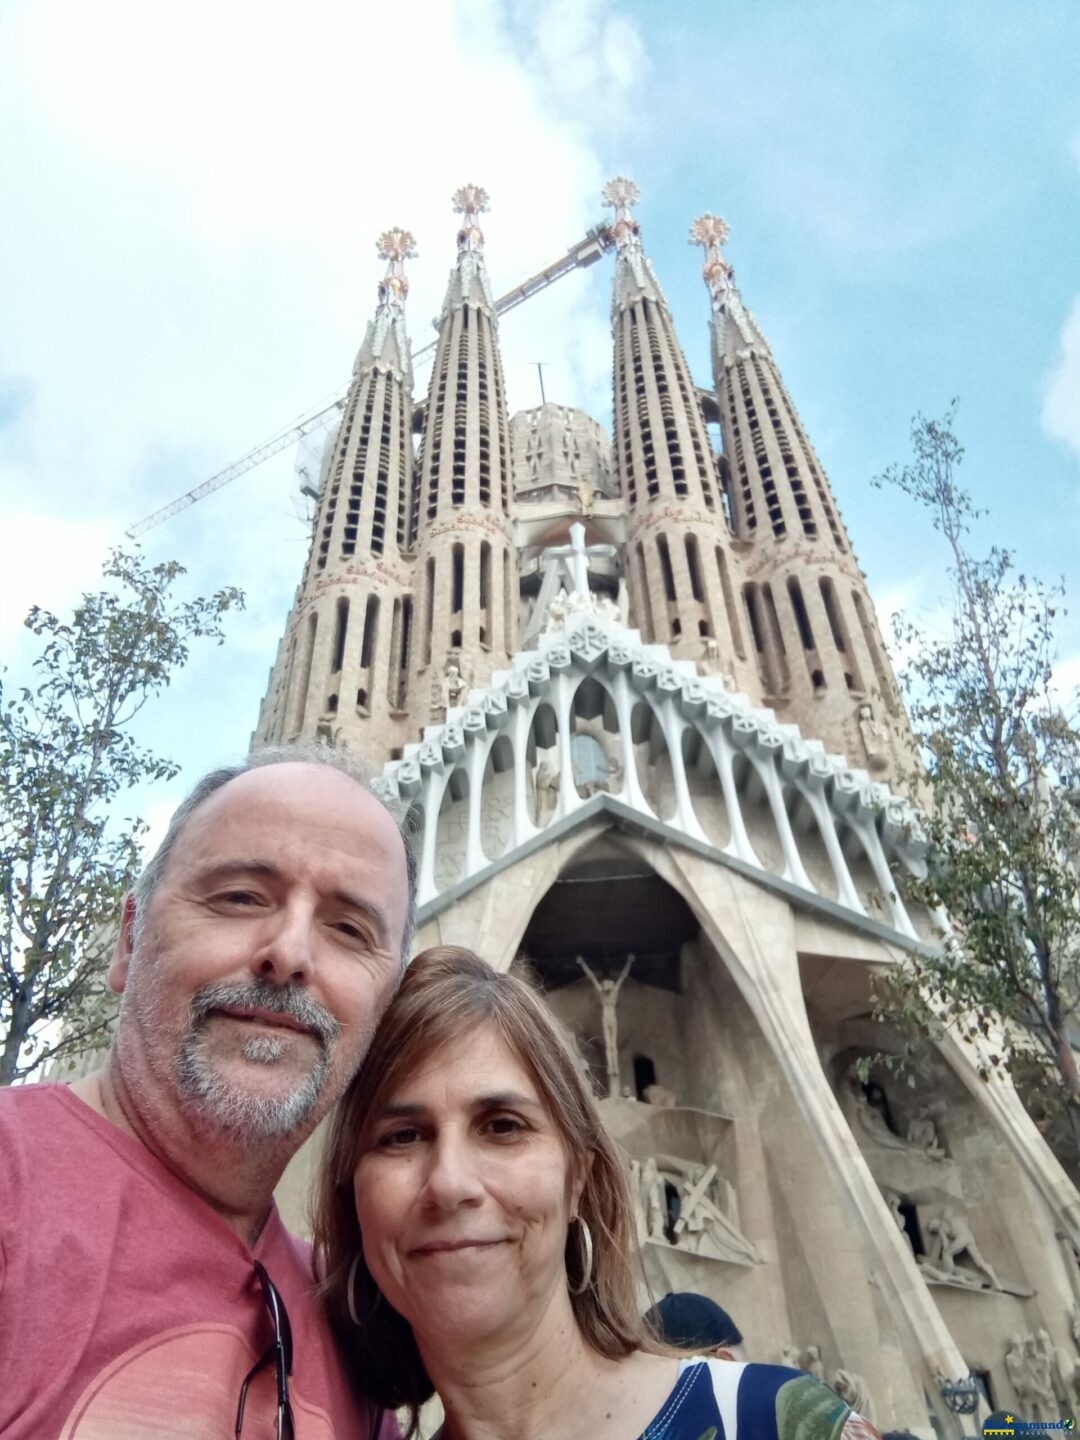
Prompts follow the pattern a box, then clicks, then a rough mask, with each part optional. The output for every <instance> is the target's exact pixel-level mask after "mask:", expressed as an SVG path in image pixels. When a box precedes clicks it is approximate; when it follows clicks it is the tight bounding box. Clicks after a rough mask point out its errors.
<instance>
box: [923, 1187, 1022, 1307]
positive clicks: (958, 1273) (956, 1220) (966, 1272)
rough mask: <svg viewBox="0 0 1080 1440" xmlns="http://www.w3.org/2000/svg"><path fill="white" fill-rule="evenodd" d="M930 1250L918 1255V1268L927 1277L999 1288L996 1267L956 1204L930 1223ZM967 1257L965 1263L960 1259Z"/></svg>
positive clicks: (928, 1231) (974, 1287)
mask: <svg viewBox="0 0 1080 1440" xmlns="http://www.w3.org/2000/svg"><path fill="white" fill-rule="evenodd" d="M926 1229H927V1233H928V1236H929V1241H928V1246H929V1248H928V1252H927V1254H926V1255H925V1256H920V1257H919V1268H920V1269H921V1270H922V1272H923V1275H924V1276H925V1277H926V1279H928V1280H944V1281H945V1282H947V1283H950V1282H951V1283H953V1284H958V1285H966V1286H970V1287H972V1288H973V1289H981V1288H983V1287H988V1288H989V1289H991V1290H1000V1289H1001V1288H1002V1287H1001V1282H1000V1281H999V1280H998V1277H997V1275H996V1273H995V1272H994V1269H993V1267H992V1266H991V1265H990V1264H989V1262H988V1261H987V1260H986V1259H985V1258H984V1256H983V1254H982V1251H981V1250H980V1249H979V1247H978V1245H977V1244H976V1243H975V1236H974V1235H973V1234H972V1231H971V1226H970V1225H969V1224H968V1222H967V1217H966V1216H964V1215H962V1214H961V1213H960V1211H959V1210H958V1209H957V1208H956V1207H955V1206H953V1205H947V1206H946V1207H945V1210H944V1212H943V1214H941V1215H939V1216H937V1217H936V1218H935V1219H933V1220H931V1221H929V1223H928V1224H927V1227H926ZM963 1260H966V1261H967V1264H966V1265H963V1264H960V1263H958V1262H960V1261H963Z"/></svg>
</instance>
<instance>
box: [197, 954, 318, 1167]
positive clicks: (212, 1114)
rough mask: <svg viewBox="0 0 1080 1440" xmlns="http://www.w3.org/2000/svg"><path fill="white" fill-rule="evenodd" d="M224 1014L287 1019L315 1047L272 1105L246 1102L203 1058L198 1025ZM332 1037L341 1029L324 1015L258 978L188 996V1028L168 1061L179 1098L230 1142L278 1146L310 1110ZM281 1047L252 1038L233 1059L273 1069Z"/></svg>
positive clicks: (292, 991)
mask: <svg viewBox="0 0 1080 1440" xmlns="http://www.w3.org/2000/svg"><path fill="white" fill-rule="evenodd" d="M226 1007H229V1008H239V1009H242V1010H247V1009H258V1010H270V1011H272V1012H273V1013H274V1014H277V1015H289V1016H291V1017H292V1018H293V1019H294V1020H296V1021H297V1022H298V1023H299V1024H301V1025H303V1026H304V1028H305V1029H306V1030H308V1031H310V1033H311V1035H312V1036H313V1038H314V1039H315V1040H316V1041H317V1043H318V1053H317V1054H316V1057H315V1060H314V1062H313V1064H312V1067H311V1069H310V1071H309V1072H308V1074H307V1075H306V1076H305V1077H304V1079H303V1080H301V1081H300V1083H299V1084H298V1085H297V1086H296V1088H295V1089H294V1090H292V1091H291V1092H290V1093H289V1094H287V1095H282V1096H278V1097H276V1098H274V1097H270V1096H266V1095H253V1094H251V1093H250V1092H249V1091H247V1090H245V1089H243V1088H242V1087H241V1086H238V1085H235V1084H230V1083H229V1082H228V1081H227V1080H225V1079H224V1078H223V1077H222V1076H221V1075H220V1074H218V1072H217V1070H216V1069H215V1068H214V1064H213V1062H212V1060H211V1059H210V1057H209V1055H208V1054H207V1047H206V1024H207V1021H208V1020H209V1018H210V1016H211V1014H212V1013H213V1012H214V1011H216V1010H221V1009H224V1008H226ZM340 1032H341V1026H340V1025H339V1024H338V1022H337V1021H336V1020H335V1019H334V1017H333V1016H332V1015H331V1014H330V1012H329V1011H328V1010H325V1009H324V1008H323V1007H322V1006H321V1005H317V1004H316V1003H315V1001H314V1000H312V998H311V997H310V995H308V994H307V992H306V991H305V990H303V989H302V988H300V987H299V986H296V985H275V984H273V982H271V981H269V980H258V979H256V980H251V981H246V982H245V981H237V982H233V983H231V984H230V983H226V982H221V983H219V984H214V985H203V986H202V987H201V989H199V990H196V991H195V993H194V995H192V997H191V1009H190V1018H189V1024H188V1029H187V1033H186V1034H185V1036H184V1038H183V1041H182V1042H181V1045H180V1050H179V1053H178V1054H177V1057H176V1081H177V1089H178V1091H179V1094H180V1097H181V1099H182V1100H185V1101H187V1102H188V1103H189V1105H191V1106H192V1108H193V1109H197V1110H198V1112H199V1114H200V1116H201V1118H202V1119H204V1120H205V1121H207V1122H209V1124H210V1125H212V1126H213V1127H214V1128H215V1129H217V1130H224V1131H228V1132H229V1133H230V1134H232V1135H235V1136H236V1137H237V1138H238V1139H243V1140H251V1141H261V1140H278V1139H281V1138H283V1137H284V1136H286V1135H289V1134H291V1133H292V1132H293V1131H295V1130H297V1129H298V1128H299V1127H300V1126H301V1125H303V1123H304V1122H305V1120H307V1118H308V1116H309V1115H310V1114H311V1112H312V1111H313V1110H314V1108H315V1105H316V1104H317V1102H318V1099H319V1096H320V1095H321V1094H322V1090H323V1086H324V1085H325V1084H326V1077H327V1075H328V1074H329V1071H330V1057H331V1052H332V1049H333V1045H334V1042H335V1041H336V1040H337V1037H338V1035H339V1034H340ZM288 1043H289V1042H288V1041H287V1040H286V1039H285V1038H284V1037H282V1038H281V1039H278V1038H277V1037H276V1036H273V1035H265V1034H263V1035H253V1036H251V1038H250V1039H249V1040H246V1041H245V1042H244V1045H243V1047H242V1050H241V1054H242V1055H243V1056H244V1058H245V1059H246V1060H249V1061H252V1062H254V1063H255V1064H261V1065H267V1066H273V1065H276V1064H277V1063H278V1062H279V1061H280V1059H281V1058H282V1056H283V1055H284V1054H285V1053H286V1049H287V1046H288Z"/></svg>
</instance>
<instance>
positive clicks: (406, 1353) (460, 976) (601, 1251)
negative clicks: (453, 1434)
mask: <svg viewBox="0 0 1080 1440" xmlns="http://www.w3.org/2000/svg"><path fill="white" fill-rule="evenodd" d="M482 1025H488V1026H490V1027H491V1028H492V1029H493V1030H494V1031H495V1033H496V1034H497V1035H498V1036H499V1037H500V1038H501V1039H502V1040H503V1041H504V1042H505V1044H506V1045H507V1047H508V1048H509V1050H510V1051H511V1052H512V1053H513V1054H514V1055H515V1056H516V1058H517V1059H518V1060H519V1061H520V1062H521V1064H523V1065H524V1066H525V1068H526V1069H527V1070H528V1071H529V1073H530V1075H531V1076H532V1078H533V1080H534V1082H535V1084H536V1086H537V1089H538V1091H539V1093H540V1097H541V1099H542V1100H543V1102H544V1105H545V1106H546V1108H547V1110H548V1113H549V1114H550V1116H551V1119H552V1121H553V1123H554V1125H555V1127H556V1129H557V1131H558V1133H559V1135H560V1137H561V1139H562V1142H563V1145H564V1147H565V1150H566V1153H567V1157H568V1159H569V1162H570V1166H571V1169H572V1170H575V1169H576V1170H577V1172H578V1173H581V1171H584V1172H585V1174H586V1178H585V1184H584V1188H583V1190H582V1192H581V1198H580V1201H579V1206H578V1209H579V1213H580V1216H581V1218H582V1219H583V1220H584V1221H585V1222H586V1224H587V1225H588V1227H589V1230H590V1232H591V1234H592V1240H593V1264H592V1275H591V1278H590V1280H589V1283H588V1285H587V1286H586V1288H585V1289H584V1291H583V1293H582V1294H580V1295H575V1294H573V1291H574V1289H575V1288H576V1287H577V1286H578V1284H579V1283H580V1281H581V1279H582V1275H583V1269H582V1266H583V1260H582V1247H581V1240H580V1234H581V1227H580V1225H571V1226H570V1228H569V1231H568V1233H567V1240H566V1269H567V1278H568V1283H569V1287H570V1290H571V1304H572V1306H573V1310H574V1316H575V1319H576V1320H577V1323H578V1327H579V1329H580V1331H581V1334H582V1336H583V1338H584V1339H585V1341H586V1343H587V1344H588V1345H590V1346H591V1347H592V1348H593V1349H594V1350H596V1351H598V1352H599V1353H600V1354H601V1355H605V1356H607V1357H608V1358H609V1359H612V1360H619V1359H622V1358H623V1357H624V1356H626V1355H629V1354H630V1353H631V1352H632V1351H634V1350H649V1351H653V1352H656V1353H668V1352H667V1347H665V1346H663V1345H661V1344H659V1343H658V1342H657V1341H656V1340H655V1339H654V1338H653V1337H652V1336H651V1335H650V1333H649V1331H648V1330H647V1328H646V1326H645V1324H644V1322H643V1320H642V1319H641V1316H640V1315H639V1313H638V1305H637V1289H636V1283H635V1280H636V1276H635V1269H634V1266H635V1261H636V1259H637V1239H636V1234H635V1227H634V1221H633V1213H632V1210H631V1205H630V1195H629V1191H628V1188H627V1183H626V1175H625V1171H624V1168H623V1163H622V1161H621V1159H620V1157H619V1153H618V1151H617V1150H616V1149H615V1146H614V1145H613V1144H612V1142H611V1140H610V1139H609V1138H608V1136H607V1134H606V1132H605V1130H604V1127H603V1124H602V1123H601V1120H600V1116H599V1114H598V1112H597V1109H596V1105H595V1104H594V1102H593V1098H592V1094H591V1092H590V1087H589V1083H588V1080H587V1079H586V1078H585V1076H584V1075H583V1073H582V1069H581V1068H580V1066H579V1063H578V1061H577V1058H576V1056H575V1055H574V1054H573V1052H572V1050H571V1048H570V1046H569V1045H568V1044H567V1042H566V1040H565V1039H564V1037H563V1035H562V1034H561V1033H560V1029H559V1025H558V1022H557V1021H556V1020H555V1018H554V1017H553V1016H552V1014H551V1013H550V1011H549V1010H548V1009H547V1007H546V1006H545V1005H544V1003H543V1001H542V1000H541V999H540V997H539V995H538V994H537V993H536V992H535V991H534V990H533V989H531V988H530V986H528V985H526V984H525V983H524V982H523V981H521V980H518V979H517V978H516V977H514V976H512V975H501V974H499V973H498V972H497V971H495V970H493V969H492V968H491V967H490V966H489V965H486V964H485V963H484V961H483V960H481V959H480V958H479V957H478V956H477V955H474V954H473V952H472V951H471V950H464V949H461V948H459V947H457V946H453V945H440V946H436V947H435V948H433V949H430V950H425V951H424V952H423V953H422V954H420V955H418V956H417V957H416V959H415V960H414V961H413V962H412V964H411V965H410V966H409V968H408V970H407V971H406V974H405V978H404V980H403V981H402V984H401V988H400V990H399V991H398V993H397V995H396V996H395V997H394V999H393V1001H392V1002H391V1004H390V1008H389V1009H388V1010H387V1012H386V1014H385V1015H384V1017H383V1019H382V1022H381V1024H380V1025H379V1028H378V1031H377V1032H376V1035H375V1039H374V1041H373V1043H372V1046H371V1050H370V1051H369V1053H368V1057H367V1059H366V1061H365V1062H364V1065H363V1068H362V1069H361V1071H360V1073H359V1075H357V1077H356V1079H355V1080H354V1081H353V1082H352V1084H351V1086H350V1087H349V1089H348V1090H347V1092H346V1093H345V1095H344V1097H343V1098H342V1100H341V1102H340V1104H339V1105H338V1107H337V1110H336V1111H335V1113H334V1118H333V1120H332V1122H331V1126H330V1133H329V1135H328V1138H327V1144H326V1150H325V1152H324V1156H323V1163H322V1167H321V1170H320V1174H319V1179H318V1187H317V1191H316V1196H315V1213H314V1219H315V1250H316V1256H317V1260H318V1264H319V1267H320V1270H319V1273H321V1275H322V1276H323V1281H322V1286H321V1292H322V1295H323V1297H324V1299H325V1302H326V1305H327V1308H328V1311H329V1316H330V1322H331V1325H332V1326H333V1329H334V1332H335V1335H336V1337H337V1340H338V1344H339V1348H340V1350H341V1354H342V1359H343V1361H344V1363H345V1366H346V1369H347V1370H348V1372H349V1374H350V1377H351V1378H352V1380H353V1381H354V1383H355V1384H356V1385H357V1387H358V1388H359V1390H360V1392H361V1393H362V1394H363V1395H364V1396H366V1397H367V1398H368V1399H369V1400H373V1401H375V1403H376V1404H379V1405H383V1406H385V1407H387V1408H388V1409H401V1408H403V1407H404V1408H409V1409H410V1410H411V1412H412V1424H411V1426H410V1428H409V1431H408V1435H412V1434H414V1433H415V1429H416V1418H417V1415H418V1413H419V1409H420V1406H421V1405H422V1404H423V1402H424V1401H425V1400H427V1399H429V1398H430V1396H431V1395H432V1394H433V1393H434V1386H433V1385H432V1383H431V1380H430V1379H429V1378H428V1374H427V1371H426V1370H425V1369H424V1364H423V1361H422V1360H421V1358H420V1353H419V1351H418V1349H417V1346H416V1341H415V1339H414V1337H413V1332H412V1328H411V1326H410V1325H409V1323H408V1321H406V1320H405V1319H404V1318H403V1317H402V1316H401V1315H399V1314H398V1312H397V1311H396V1310H394V1309H393V1308H392V1307H391V1305H390V1304H389V1303H388V1301H387V1300H386V1299H385V1298H384V1297H383V1295H382V1293H381V1291H380V1290H379V1288H378V1286H377V1285H376V1284H375V1281H374V1280H373V1279H372V1276H371V1273H370V1271H369V1270H368V1267H367V1264H366V1263H365V1261H364V1254H363V1244H362V1239H361V1234H360V1225H359V1222H358V1220H357V1218H356V1204H355V1201H354V1199H353V1172H354V1170H355V1169H356V1165H357V1162H358V1161H359V1159H360V1157H361V1155H362V1154H363V1153H364V1151H365V1148H366V1146H367V1143H368V1141H369V1138H370V1134H371V1130H372V1126H373V1124H374V1122H375V1120H376V1118H377V1116H378V1115H379V1113H380V1112H381V1110H382V1108H383V1106H384V1105H385V1104H386V1102H387V1101H388V1100H389V1098H390V1097H391V1096H392V1095H393V1094H394V1093H395V1091H397V1090H398V1089H399V1088H400V1086H401V1085H402V1084H403V1083H404V1081H405V1080H407V1079H408V1077H409V1076H410V1075H412V1074H413V1073H414V1071H415V1070H416V1069H417V1068H418V1067H419V1066H420V1065H421V1064H422V1063H423V1062H424V1061H425V1060H427V1059H428V1058H429V1057H430V1056H431V1055H433V1054H434V1053H435V1052H436V1051H437V1050H439V1049H441V1048H442V1046H444V1045H446V1044H447V1043H448V1042H450V1041H452V1040H457V1039H459V1038H460V1037H462V1036H463V1035H468V1034H471V1033H474V1032H475V1030H476V1029H477V1027H478V1026H482ZM354 1261H355V1267H354ZM350 1287H351V1289H352V1295H351V1297H350ZM353 1314H355V1316H356V1320H357V1321H358V1322H359V1323H354V1321H353V1318H352V1315H353Z"/></svg>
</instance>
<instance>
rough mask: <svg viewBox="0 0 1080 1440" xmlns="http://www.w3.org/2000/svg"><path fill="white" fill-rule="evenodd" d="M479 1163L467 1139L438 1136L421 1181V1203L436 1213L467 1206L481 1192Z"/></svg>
mask: <svg viewBox="0 0 1080 1440" xmlns="http://www.w3.org/2000/svg"><path fill="white" fill-rule="evenodd" d="M481 1168H482V1166H481V1164H480V1161H479V1158H478V1156H477V1155H476V1152H475V1150H474V1149H473V1147H472V1146H470V1145H469V1143H468V1141H467V1139H465V1138H464V1137H463V1136H458V1135H441V1136H440V1137H439V1139H438V1140H437V1141H436V1143H435V1145H434V1146H433V1147H432V1150H431V1163H430V1166H429V1169H428V1172H427V1175H426V1177H425V1182H424V1199H425V1201H426V1202H427V1203H428V1204H430V1205H432V1206H434V1207H436V1208H437V1209H440V1210H452V1209H454V1208H456V1207H457V1206H458V1205H468V1204H471V1203H473V1202H474V1201H477V1200H479V1199H480V1197H481V1196H482V1195H483V1193H484V1185H483V1177H482V1174H481Z"/></svg>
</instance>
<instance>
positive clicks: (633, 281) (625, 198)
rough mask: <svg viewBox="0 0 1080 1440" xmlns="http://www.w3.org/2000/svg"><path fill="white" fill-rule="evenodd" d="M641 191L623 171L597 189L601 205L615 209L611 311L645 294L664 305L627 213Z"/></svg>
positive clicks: (637, 227) (636, 228)
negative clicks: (599, 190) (601, 201)
mask: <svg viewBox="0 0 1080 1440" xmlns="http://www.w3.org/2000/svg"><path fill="white" fill-rule="evenodd" d="M640 194H641V191H640V190H639V189H638V187H637V186H636V185H635V184H634V182H633V180H628V179H627V178H626V176H625V175H616V177H615V179H614V180H609V181H608V183H607V184H606V185H605V186H604V188H603V190H601V192H600V198H601V200H603V202H604V204H605V205H610V206H611V208H612V209H613V210H614V211H615V218H614V220H613V221H612V222H611V233H612V235H613V236H614V237H615V289H614V293H613V295H612V307H613V312H612V313H613V314H618V313H619V311H621V310H623V309H625V308H626V306H627V305H628V304H630V303H631V302H632V301H633V300H635V299H638V298H645V299H648V300H653V301H655V302H656V303H657V304H659V305H664V304H665V303H666V302H665V300H664V296H663V292H662V291H661V289H660V284H659V281H658V280H657V278H656V276H655V275H654V273H653V268H652V266H651V265H650V264H649V262H648V260H646V258H645V251H644V250H643V249H642V248H641V226H640V225H639V224H638V223H637V221H636V220H635V219H634V217H633V216H632V215H631V214H630V207H631V205H636V204H637V201H638V196H639V195H640Z"/></svg>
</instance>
